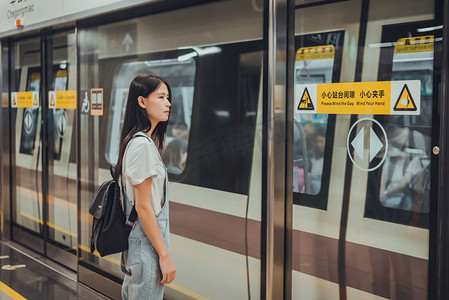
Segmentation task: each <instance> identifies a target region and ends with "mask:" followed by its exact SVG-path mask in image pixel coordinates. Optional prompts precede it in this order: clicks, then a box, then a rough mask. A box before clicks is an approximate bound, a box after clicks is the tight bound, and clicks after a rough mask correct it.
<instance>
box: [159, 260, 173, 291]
mask: <svg viewBox="0 0 449 300" xmlns="http://www.w3.org/2000/svg"><path fill="white" fill-rule="evenodd" d="M159 266H160V268H161V272H162V280H161V283H162V284H169V283H170V282H172V281H173V280H174V279H175V276H176V268H175V265H174V264H173V262H172V261H171V259H170V256H168V255H166V256H164V257H159Z"/></svg>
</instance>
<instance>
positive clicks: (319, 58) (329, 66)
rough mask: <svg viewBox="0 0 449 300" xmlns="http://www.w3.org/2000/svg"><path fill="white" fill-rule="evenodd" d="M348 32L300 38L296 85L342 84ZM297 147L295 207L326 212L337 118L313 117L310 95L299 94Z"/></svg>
mask: <svg viewBox="0 0 449 300" xmlns="http://www.w3.org/2000/svg"><path fill="white" fill-rule="evenodd" d="M343 40H344V31H334V32H328V33H316V34H309V35H303V36H298V37H296V49H297V51H296V61H295V69H294V75H295V85H297V84H319V83H331V82H338V81H339V76H340V73H339V71H340V66H341V56H342V47H343ZM294 97H295V99H298V98H300V99H301V101H300V104H299V106H298V107H296V108H295V111H296V113H295V116H294V119H295V122H294V129H293V130H294V131H293V132H294V135H293V138H294V144H293V193H294V194H293V195H294V196H293V197H294V202H295V204H300V205H305V206H310V207H315V208H320V209H326V207H327V194H328V185H329V172H330V170H329V168H325V166H330V164H331V152H332V149H331V147H332V144H333V143H332V139H333V131H334V130H333V128H334V123H335V116H329V115H326V114H309V113H308V111H309V110H310V109H313V108H312V107H311V106H310V104H311V102H310V101H308V99H309V97H310V96H309V95H308V94H306V93H304V94H302V95H299V94H296V89H295V95H294Z"/></svg>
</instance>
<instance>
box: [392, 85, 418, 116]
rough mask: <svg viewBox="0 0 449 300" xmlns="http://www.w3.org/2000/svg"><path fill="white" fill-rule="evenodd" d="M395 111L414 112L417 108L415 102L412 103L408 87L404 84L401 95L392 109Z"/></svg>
mask: <svg viewBox="0 0 449 300" xmlns="http://www.w3.org/2000/svg"><path fill="white" fill-rule="evenodd" d="M393 110H395V111H416V110H417V107H416V104H415V101H413V97H412V94H411V93H410V90H409V89H408V86H407V85H406V84H404V87H403V88H402V91H401V93H400V94H399V97H398V100H396V104H395V105H394V107H393Z"/></svg>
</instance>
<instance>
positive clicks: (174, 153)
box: [105, 51, 196, 175]
mask: <svg viewBox="0 0 449 300" xmlns="http://www.w3.org/2000/svg"><path fill="white" fill-rule="evenodd" d="M183 53H184V52H182V53H181V54H180V55H179V56H178V57H176V58H170V59H157V60H145V61H138V62H126V63H123V64H121V65H118V66H116V68H115V71H114V75H113V79H112V92H111V101H110V108H109V118H108V133H107V137H108V138H107V145H106V149H105V158H106V160H107V161H108V162H109V163H111V164H115V163H116V162H117V158H118V149H119V144H118V143H119V140H120V132H121V129H122V127H123V118H124V114H125V108H126V101H127V97H128V89H129V83H130V82H131V80H132V78H134V77H135V76H136V75H138V74H142V73H151V74H158V75H160V76H162V77H164V78H165V79H166V80H167V81H168V82H169V83H170V85H171V98H172V104H173V105H172V109H171V113H170V119H169V123H168V127H167V140H166V146H165V149H164V151H163V153H162V158H163V159H164V161H165V163H166V165H167V169H168V172H169V173H171V174H175V175H179V174H181V173H182V172H183V170H184V168H185V162H186V159H187V145H188V141H189V131H190V125H191V116H192V106H193V92H194V79H195V69H196V65H195V60H194V59H193V58H191V54H190V55H189V53H196V52H194V51H191V52H189V53H187V54H183Z"/></svg>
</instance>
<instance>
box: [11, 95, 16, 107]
mask: <svg viewBox="0 0 449 300" xmlns="http://www.w3.org/2000/svg"><path fill="white" fill-rule="evenodd" d="M12 105H16V97H15V96H14V97H12Z"/></svg>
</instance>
